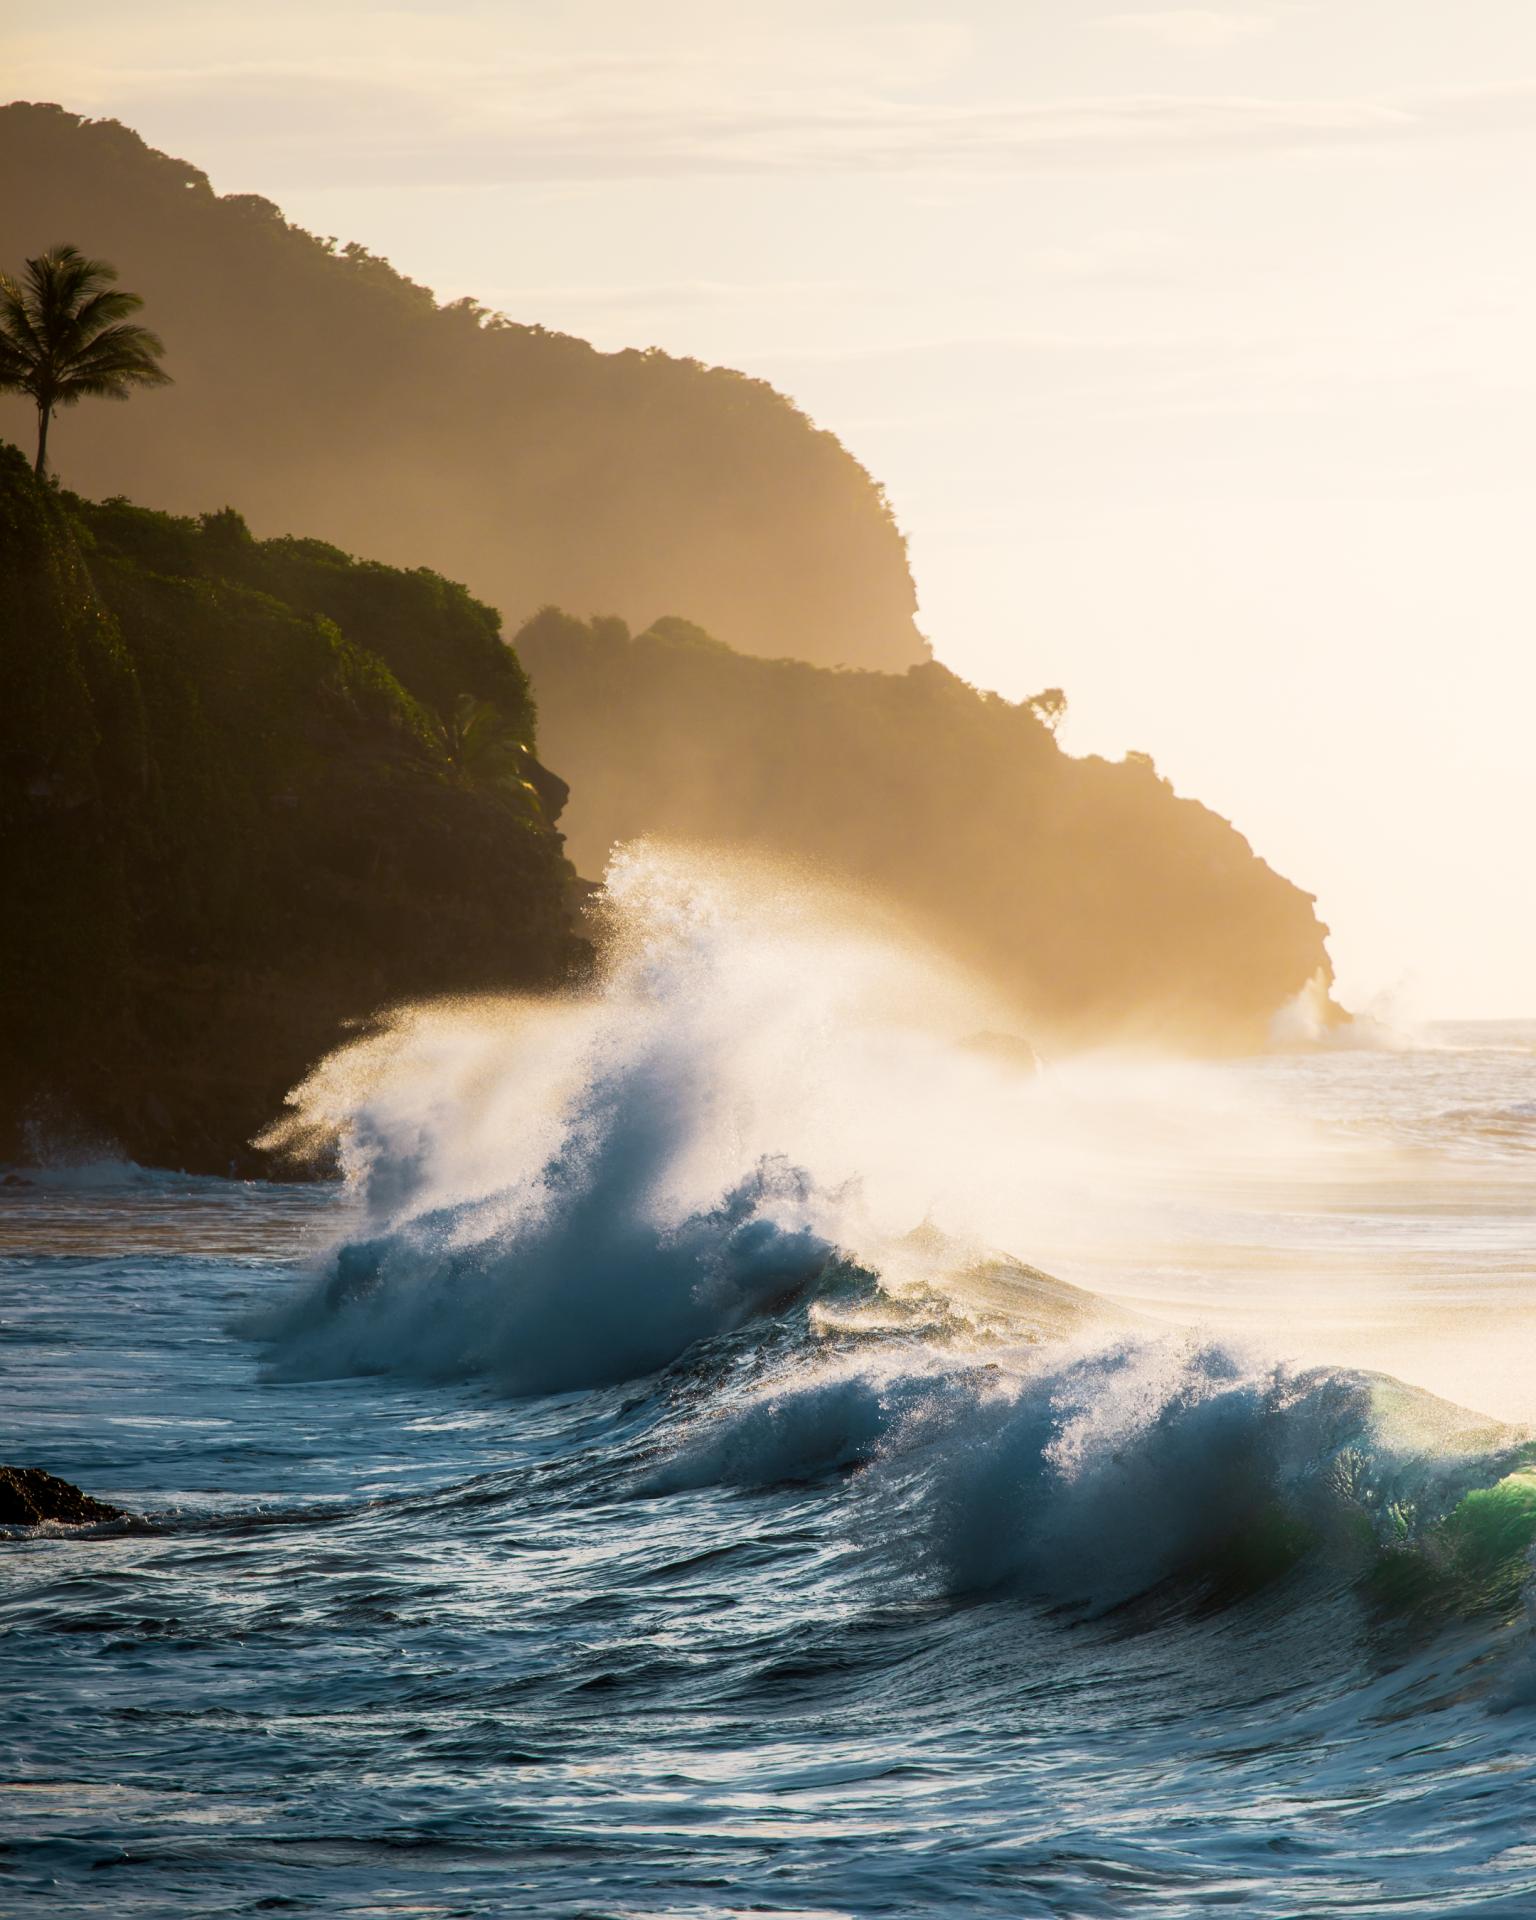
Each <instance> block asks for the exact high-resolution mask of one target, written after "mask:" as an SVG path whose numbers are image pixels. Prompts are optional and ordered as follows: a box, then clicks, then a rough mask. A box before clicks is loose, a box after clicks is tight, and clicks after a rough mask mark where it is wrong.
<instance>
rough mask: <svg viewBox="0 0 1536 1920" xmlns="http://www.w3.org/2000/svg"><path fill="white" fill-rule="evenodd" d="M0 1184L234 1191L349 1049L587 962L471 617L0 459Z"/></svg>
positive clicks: (428, 590) (329, 555) (507, 699)
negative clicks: (42, 1172) (326, 1069)
mask: <svg viewBox="0 0 1536 1920" xmlns="http://www.w3.org/2000/svg"><path fill="white" fill-rule="evenodd" d="M0 620H3V623H4V641H5V643H4V646H3V648H0V859H3V865H4V871H5V874H6V887H7V901H6V911H5V913H4V915H3V916H0V1160H3V1159H21V1158H28V1157H30V1156H31V1154H32V1153H33V1151H34V1150H35V1148H36V1145H37V1143H38V1141H39V1140H41V1141H42V1142H43V1143H44V1145H46V1144H47V1142H48V1140H49V1138H50V1137H54V1138H57V1137H59V1136H63V1137H65V1138H69V1137H75V1138H83V1139H85V1140H87V1141H92V1142H95V1141H99V1142H101V1143H103V1144H104V1145H106V1146H107V1147H108V1148H109V1149H111V1150H114V1151H121V1152H126V1153H127V1154H129V1155H131V1156H132V1157H134V1158H136V1159H140V1160H143V1161H146V1162H150V1163H154V1164H160V1165H171V1166H181V1167H186V1168H188V1169H191V1170H197V1171H208V1172H218V1173H223V1172H226V1171H227V1170H228V1169H229V1168H230V1166H231V1165H232V1164H233V1165H235V1166H237V1167H239V1168H241V1169H243V1170H248V1171H260V1170H261V1168H262V1165H263V1162H262V1160H261V1158H260V1156H258V1155H256V1154H254V1153H253V1152H252V1151H251V1150H250V1148H249V1146H248V1142H249V1140H250V1138H251V1136H252V1135H253V1134H254V1133H255V1132H256V1131H257V1130H258V1129H259V1128H261V1127H262V1126H263V1125H265V1124H266V1123H267V1122H268V1121H269V1120H271V1119H272V1117H273V1116H274V1115H275V1114H276V1112H277V1111H278V1109H279V1107H280V1105H281V1102H282V1099H283V1096H284V1094H285V1093H286V1092H287V1091H288V1090H289V1088H290V1087H291V1086H292V1085H293V1084H294V1083H295V1081H296V1080H297V1079H299V1078H300V1077H301V1076H302V1075H303V1073H304V1072H305V1070H306V1069H307V1068H308V1066H309V1065H310V1064H311V1063H312V1062H313V1061H314V1060H315V1059H316V1058H317V1057H318V1056H319V1055H320V1054H321V1053H323V1052H324V1051H326V1050H327V1049H328V1048H329V1047H330V1046H332V1045H334V1044H335V1043H336V1041H337V1040H338V1039H339V1038H340V1037H341V1036H342V1034H343V1032H344V1031H345V1030H347V1028H348V1024H349V1023H351V1022H355V1021H358V1020H366V1019H367V1018H368V1016H370V1015H371V1014H373V1013H375V1012H377V1011H378V1010H380V1009H381V1008H384V1007H386V1006H388V1005H390V1004H392V1003H394V1002H397V1001H400V1000H403V999H409V998H414V997H418V996H422V995H429V994H442V993H455V992H463V991H470V990H476V989H486V988H506V987H543V986H548V985H550V984H553V983H555V982H557V981H559V980H560V979H562V978H564V977H566V975H567V974H568V972H569V971H570V970H571V969H572V968H573V967H578V968H579V967H580V966H581V965H582V964H583V960H584V956H585V953H586V949H585V946H584V944H583V943H582V942H581V941H580V940H579V939H578V938H577V937H576V936H575V934H574V933H573V931H572V926H571V921H570V917H569V913H568V910H567V900H568V893H569V884H570V879H571V870H570V867H569V865H568V863H567V861H566V859H565V857H564V854H563V851H562V846H561V839H560V835H559V833H558V832H557V831H556V829H555V826H554V821H553V818H552V814H553V811H554V810H555V807H556V805H557V803H558V800H559V798H560V797H562V796H563V791H564V789H563V783H561V782H559V781H558V780H556V779H554V777H553V776H551V775H549V774H548V773H547V772H546V770H544V769H543V768H542V767H541V766H540V764H539V763H538V761H537V760H536V759H535V758H534V755H533V751H532V746H533V709H532V705H531V702H530V701H529V698H528V690H527V683H526V681H525V679H524V677H523V675H522V672H521V670H520V668H519V666H518V664H517V661H516V658H515V656H514V655H513V654H512V653H511V652H510V651H509V650H508V649H507V648H506V647H505V646H504V645H503V644H502V642H501V640H500V637H499V633H498V630H497V624H496V619H495V616H494V614H492V613H491V612H490V610H489V609H488V608H485V607H483V606H480V605H478V604H477V603H476V602H475V601H473V600H472V599H471V597H470V596H469V595H468V594H467V593H465V592H464V590H463V589H462V588H458V587H455V586H454V585H453V584H452V583H451V582H449V581H446V580H443V579H441V578H440V577H438V576H436V575H431V574H422V573H414V574H411V573H401V572H397V571H395V570H393V569H390V568H386V567H379V566H364V565H361V564H358V563H354V562H352V561H350V560H349V559H348V558H347V556H346V555H344V554H342V553H340V552H338V551H336V550H335V549H333V548H329V547H325V546H323V545H321V544H319V543H316V542H303V541H281V542H272V543H261V542H256V541H253V540H252V539H251V538H250V536H249V534H248V533H247V532H246V530H245V528H244V526H243V525H242V523H240V521H239V520H238V518H237V517H236V516H233V515H230V514H226V513H221V514H216V515H213V516H210V517H209V518H208V519H207V520H206V521H204V522H192V521H175V520H172V519H170V518H168V517H167V516H165V515H159V514H151V513H144V512H141V511H139V510H136V509H134V508H131V507H129V506H127V505H126V504H124V503H121V502H119V503H114V504H110V505H107V506H104V507H94V506H92V505H90V504H89V503H87V502H85V501H82V500H78V499H71V498H70V497H68V496H65V497H62V498H61V497H60V496H58V495H57V494H56V493H55V492H54V491H53V490H52V489H51V488H48V487H40V486H38V485H37V484H36V483H35V482H34V481H33V479H32V476H31V474H30V472H29V471H28V468H27V464H26V462H25V460H24V459H22V458H21V456H20V455H19V454H17V453H15V452H14V451H13V450H11V449H6V448H0Z"/></svg>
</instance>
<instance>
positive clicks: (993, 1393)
mask: <svg viewBox="0 0 1536 1920" xmlns="http://www.w3.org/2000/svg"><path fill="white" fill-rule="evenodd" d="M614 895H615V899H616V901H617V907H616V912H617V914H618V917H619V920H620V922H621V925H622V926H623V927H625V928H626V929H627V932H626V934H625V937H624V938H623V939H621V941H620V943H619V953H618V958H617V959H616V961H615V963H614V965H613V967H612V969H611V970H610V973H609V975H608V976H607V978H606V979H605V981H604V982H603V983H602V985H601V986H600V987H598V988H596V989H594V990H592V991H591V992H589V993H585V994H582V995H573V996H571V997H570V998H567V999H565V1000H561V1001H557V1002H553V1003H548V1004H545V1005H542V1006H536V1005H514V1004H510V1003H505V1004H503V1003H496V1004H493V1003H479V1004H476V1005H460V1006H455V1007H451V1008H439V1009H435V1010H429V1011H426V1012H423V1013H421V1014H419V1015H417V1016H414V1017H412V1018H410V1019H407V1020H404V1021H402V1022H401V1023H400V1024H399V1025H398V1026H397V1027H396V1028H395V1029H393V1030H392V1031H391V1033H390V1034H389V1035H387V1036H385V1037H384V1038H383V1039H379V1040H374V1041H369V1042H364V1043H360V1044H359V1045H358V1046H357V1047H356V1048H354V1049H353V1050H352V1051H351V1052H350V1053H348V1054H347V1055H345V1056H343V1057H342V1058H341V1059H340V1060H339V1061H337V1062H335V1063H333V1064H332V1065H331V1066H330V1067H328V1068H327V1069H325V1070H323V1071H322V1072H321V1073H320V1075H318V1076H317V1078H316V1080H315V1081H314V1082H312V1083H311V1085H310V1086H309V1087H308V1088H307V1089H305V1090H303V1092H302V1093H301V1095H300V1096H299V1098H298V1102H297V1105H296V1110H295V1118H294V1122H293V1132H294V1135H295V1138H296V1139H299V1140H302V1139H303V1137H304V1136H305V1135H306V1134H316V1135H319V1134H323V1133H324V1132H326V1130H328V1129H330V1128H334V1127H337V1126H340V1127H341V1128H342V1129H343V1131H344V1133H345V1135H346V1139H347V1142H348V1144H347V1147H346V1150H345V1161H346V1169H347V1173H346V1179H345V1181H343V1182H339V1183H338V1182H332V1183H325V1184H294V1185H271V1186H262V1185H256V1184H249V1185H247V1184H240V1183H235V1182H225V1181H217V1180H205V1179H193V1178H187V1177H184V1176H180V1175H176V1174H174V1173H163V1172H153V1173H152V1172H147V1171H144V1170H141V1169H137V1168H134V1167H131V1166H126V1165H123V1164H120V1163H116V1162H112V1161H104V1162H98V1163H95V1164H85V1165H80V1164H76V1165H71V1166H63V1167H60V1166H54V1167H51V1168H44V1169H42V1170H36V1169H33V1170H28V1171H27V1172H26V1174H25V1177H26V1178H27V1179H28V1180H30V1182H31V1184H29V1185H26V1186H13V1187H5V1188H0V1369H3V1373H0V1379H3V1394H0V1460H6V1461H11V1462H16V1463H22V1464H36V1465H39V1466H42V1467H45V1468H47V1469H48V1470H49V1471H51V1472H54V1473H56V1474H60V1475H63V1476H64V1477H66V1478H68V1479H70V1480H73V1481H76V1482H78V1483H79V1484H80V1485H82V1486H83V1487H85V1488H86V1489H87V1490H88V1491H89V1492H91V1493H93V1494H95V1495H97V1496H99V1497H101V1498H104V1499H108V1500H111V1501H113V1502H116V1503H118V1504H120V1505H122V1506H123V1507H125V1508H128V1509H130V1510H131V1511H132V1513H133V1514H134V1515H136V1516H140V1517H139V1518H137V1519H135V1520H133V1521H132V1522H129V1523H120V1524H108V1525H105V1526H101V1527H97V1528H90V1529H85V1530H82V1531H79V1532H74V1533H70V1532H60V1531H52V1530H47V1529H44V1530H41V1531H39V1532H37V1533H35V1534H25V1533H21V1534H16V1535H14V1536H12V1537H10V1538H7V1539H0V1727H3V1730H4V1739H3V1741H0V1809H3V1818H0V1912H3V1913H6V1914H31V1913H34V1912H36V1913H39V1914H42V1913H47V1914H50V1915H59V1916H64V1915H71V1914H91V1915H112V1916H115V1917H121V1916H139V1915H144V1916H187V1915H199V1916H200V1915H214V1914H218V1915H235V1914H240V1915H246V1914H258V1913H294V1914H304V1913H315V1914H327V1915H330V1914H346V1915H352V1914H359V1915H360V1914H368V1915H394V1914H400V1915H405V1914H411V1915H438V1914H441V1915H459V1914H463V1915H470V1914H473V1915H503V1914H537V1915H549V1916H571V1917H572V1920H574V1917H575V1916H590V1917H596V1916H607V1915H613V1916H617V1915H677V1916H689V1917H690V1920H694V1917H702V1916H710V1915H737V1914H748V1913H751V1914H772V1915H796V1916H803V1917H806V1920H809V1916H817V1917H818V1920H824V1917H830V1916H843V1915H858V1916H863V1915H934V1916H948V1915H973V1914H974V1915H982V1914H985V1915H993V1914H995V1915H1007V1916H1033V1915H1040V1916H1053V1917H1055V1916H1072V1917H1073V1920H1079V1917H1082V1920H1086V1917H1088V1916H1116V1917H1117V1916H1138V1917H1141V1916H1161V1917H1163V1920H1176V1917H1181V1916H1195V1915H1206V1914H1215V1913H1222V1914H1235V1915H1241V1916H1273V1917H1274V1920H1282V1917H1284V1920H1300V1917H1301V1916H1319V1917H1321V1916H1340V1915H1350V1916H1353V1915H1361V1916H1364V1915H1373V1916H1375V1915H1382V1916H1385V1915H1393V1916H1400V1915H1421V1916H1429V1915H1452V1914H1455V1915H1479V1916H1494V1915H1500V1916H1509V1917H1510V1920H1516V1917H1518V1920H1529V1916H1532V1915H1533V1914H1536V1643H1533V1640H1532V1619H1531V1616H1530V1614H1529V1611H1528V1599H1527V1584H1526V1582H1527V1573H1528V1564H1527V1561H1528V1552H1529V1548H1530V1543H1531V1540H1532V1537H1533V1535H1536V1448H1533V1446H1532V1445H1531V1443H1530V1441H1529V1439H1528V1438H1527V1435H1528V1433H1529V1430H1530V1429H1529V1425H1528V1423H1530V1422H1532V1421H1533V1420H1536V1370H1533V1367H1532V1359H1533V1353H1536V1344H1533V1337H1532V1336H1533V1330H1536V1179H1533V1175H1536V1023H1531V1024H1505V1025H1492V1024H1488V1025H1481V1026H1459V1027H1438V1028H1432V1029H1427V1030H1424V1031H1421V1032H1418V1033H1415V1034H1410V1035H1400V1036H1390V1035H1385V1034H1379V1033H1374V1034H1371V1035H1368V1036H1367V1038H1368V1039H1370V1040H1371V1041H1372V1042H1373V1043H1372V1044H1368V1045H1355V1046H1352V1047H1344V1046H1332V1047H1315V1048H1311V1049H1302V1050H1299V1051H1291V1052H1282V1053H1275V1054H1272V1055H1268V1056H1265V1057H1263V1058H1258V1059H1253V1060H1249V1061H1242V1062H1236V1063H1223V1064H1210V1065H1202V1064H1189V1063H1181V1064H1174V1063H1169V1062H1166V1061H1161V1060H1159V1059H1157V1058H1156V1057H1155V1056H1154V1055H1152V1054H1150V1053H1140V1054H1134V1055H1133V1054H1122V1055H1118V1056H1109V1055H1105V1056H1101V1057H1095V1058H1089V1059H1081V1058H1079V1059H1074V1060H1051V1059H1047V1060H1045V1061H1043V1062H1042V1063H1041V1065H1040V1066H1039V1069H1038V1070H1036V1069H1035V1068H1034V1066H1033V1065H1032V1064H1031V1062H1030V1061H1029V1059H1028V1057H1027V1053H1026V1052H1025V1050H1024V1049H1022V1048H1020V1047H1018V1046H1017V1045H1016V1044H1014V1043H1012V1042H1011V1041H1009V1040H1008V1039H1006V1038H1000V1037H999V1034H1000V1031H1001V1029H1000V1028H999V1025H998V1022H997V1018H996V1016H995V1013H994V1011H993V1010H991V1009H988V1008H987V1007H986V1006H985V1005H983V1004H981V1001H982V998H983V996H980V995H979V990H977V989H975V988H974V986H973V985H972V983H969V982H966V981H964V980H962V979H960V978H959V977H957V976H954V977H952V976H950V975H949V974H948V973H946V971H945V970H944V969H943V968H942V967H941V966H940V965H939V964H938V963H936V962H935V961H933V959H932V957H931V956H926V955H924V954H922V953H921V952H920V951H918V950H916V949H914V948H912V947H911V946H910V944H909V943H907V942H906V941H905V940H904V939H902V938H900V937H898V935H897V934H896V933H895V932H894V931H893V930H891V929H889V928H885V927H882V926H880V925H879V924H878V923H873V922H872V923H868V924H865V923H863V922H857V921H856V917H855V920H854V921H850V920H849V919H848V918H846V917H844V916H842V915H840V913H839V911H838V909H837V908H836V907H835V905H832V904H829V903H828V902H826V901H825V900H807V899H806V898H804V897H802V896H800V895H799V894H797V893H796V892H795V891H794V890H792V889H788V890H783V891H781V892H779V893H771V892H770V893H768V894H765V893H764V890H763V884H762V882H761V881H760V880H740V879H733V878H731V877H730V876H726V877H725V878H721V877H720V876H718V875H709V874H706V875H703V876H701V875H700V874H698V873H697V872H694V871H692V870H690V869H688V868H687V867H686V864H683V865H677V864H674V865H673V866H671V867H668V866H667V865H666V863H664V862H663V863H660V865H658V864H657V863H656V862H654V861H653V862H651V863H650V864H649V865H648V864H647V863H646V862H644V861H637V862H635V863H633V864H632V865H631V866H630V867H629V868H628V869H627V870H625V869H621V870H620V872H619V873H618V874H617V876H616V878H615V882H614Z"/></svg>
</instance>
